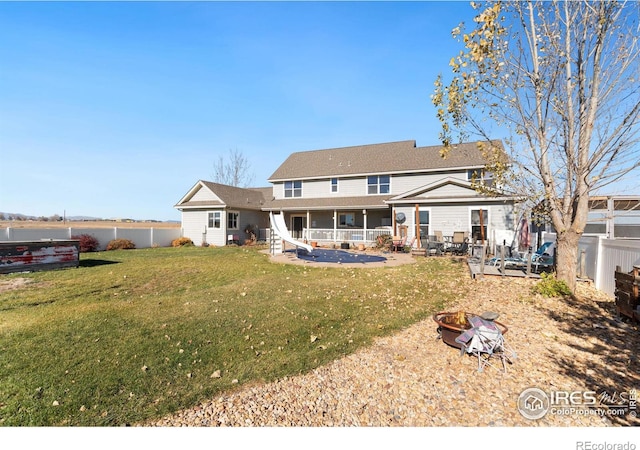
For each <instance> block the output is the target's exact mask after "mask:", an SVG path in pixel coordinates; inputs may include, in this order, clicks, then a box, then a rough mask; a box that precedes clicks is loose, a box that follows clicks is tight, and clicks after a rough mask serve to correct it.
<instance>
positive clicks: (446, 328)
mask: <svg viewBox="0 0 640 450" xmlns="http://www.w3.org/2000/svg"><path fill="white" fill-rule="evenodd" d="M458 314H459V313H458V312H439V313H437V314H434V315H433V320H434V321H435V322H436V323H437V324H438V334H439V337H440V338H442V340H443V341H444V343H445V344H447V345H450V346H452V347H455V348H462V345H461V344H458V343H457V342H456V338H457V337H458V336H460V335H461V334H462V333H464V332H465V330H468V329H470V328H471V325H470V324H469V318H470V317H475V316H477V315H478V314H473V313H468V312H465V313H464V316H465V318H466V323H464V324H458V323H455V322H454V320H453V319H454V318H455V317H457V316H458ZM493 323H495V324H496V325H497V326H498V328H500V331H501V332H502V334H505V333H506V332H507V331H508V328H507V327H506V326H505V325H504V324H502V323H500V322H498V321H496V320H494V321H493Z"/></svg>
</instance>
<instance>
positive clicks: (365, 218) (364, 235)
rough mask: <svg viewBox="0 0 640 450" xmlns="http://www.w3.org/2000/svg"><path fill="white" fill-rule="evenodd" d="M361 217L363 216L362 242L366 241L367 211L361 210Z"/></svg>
mask: <svg viewBox="0 0 640 450" xmlns="http://www.w3.org/2000/svg"><path fill="white" fill-rule="evenodd" d="M362 215H363V216H364V230H362V240H363V241H366V240H367V210H366V209H363V210H362Z"/></svg>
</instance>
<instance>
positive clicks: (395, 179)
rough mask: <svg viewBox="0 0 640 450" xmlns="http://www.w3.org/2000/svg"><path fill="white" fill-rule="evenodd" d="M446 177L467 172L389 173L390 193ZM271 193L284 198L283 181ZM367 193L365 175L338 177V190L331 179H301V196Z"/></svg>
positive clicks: (348, 195) (319, 196)
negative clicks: (332, 187) (333, 189)
mask: <svg viewBox="0 0 640 450" xmlns="http://www.w3.org/2000/svg"><path fill="white" fill-rule="evenodd" d="M446 177H452V178H458V179H460V180H463V181H466V179H467V172H466V171H460V172H439V173H433V174H422V175H410V174H407V175H391V186H390V189H391V192H390V194H391V195H400V194H402V193H404V192H407V191H411V190H413V189H417V188H419V187H422V186H426V185H429V184H432V183H435V182H437V181H440V180H442V179H443V178H446ZM273 195H274V196H275V198H276V199H283V198H284V183H274V189H273ZM362 195H367V177H366V176H362V177H348V178H340V177H338V192H337V193H335V192H331V179H330V178H324V179H318V180H303V181H302V198H322V197H359V196H362Z"/></svg>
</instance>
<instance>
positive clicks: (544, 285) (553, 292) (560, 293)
mask: <svg viewBox="0 0 640 450" xmlns="http://www.w3.org/2000/svg"><path fill="white" fill-rule="evenodd" d="M540 278H541V279H540V281H538V282H537V283H536V284H535V286H533V288H532V291H533V293H534V294H540V295H542V296H544V297H564V296H565V295H571V290H570V289H569V286H567V283H565V282H564V281H562V280H558V279H557V278H556V277H555V275H554V274H551V273H544V272H543V273H541V274H540Z"/></svg>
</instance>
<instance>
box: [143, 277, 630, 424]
mask: <svg viewBox="0 0 640 450" xmlns="http://www.w3.org/2000/svg"><path fill="white" fill-rule="evenodd" d="M461 282H468V283H474V292H475V293H476V295H475V296H474V298H465V299H460V300H459V302H458V304H457V305H453V306H452V307H451V308H449V311H457V310H465V311H471V312H475V313H481V312H483V311H495V312H497V313H499V314H500V317H499V319H498V320H499V321H500V322H502V323H504V324H505V325H507V326H508V327H509V331H508V332H507V333H506V334H505V338H506V340H507V342H508V343H509V344H510V345H511V346H512V347H513V349H514V350H515V351H516V352H517V355H518V358H517V360H515V361H514V364H512V365H509V366H508V369H507V372H506V373H504V372H502V371H501V370H500V369H497V368H492V367H489V368H488V369H486V370H485V371H484V372H482V373H479V372H478V371H477V359H474V357H472V356H470V355H463V356H460V352H459V351H458V350H457V349H455V348H452V347H449V346H448V345H446V344H445V343H443V342H442V341H441V340H437V339H436V337H437V331H436V328H437V325H436V324H435V322H434V321H433V320H432V319H428V320H424V321H422V322H420V323H417V324H415V325H413V326H411V327H409V328H407V329H405V330H403V331H401V332H399V333H397V334H395V335H393V336H389V337H385V338H381V339H378V340H377V341H375V342H374V344H373V345H371V346H370V347H368V348H366V349H362V350H360V351H358V352H356V353H354V354H352V355H349V356H347V357H345V358H342V359H340V360H337V361H334V362H332V363H331V364H328V365H326V366H324V367H320V368H318V369H316V370H313V371H312V372H310V373H308V374H305V375H300V376H294V377H287V378H284V379H281V380H278V381H276V382H273V383H269V384H254V385H250V386H243V387H240V388H239V389H238V390H237V391H235V392H231V393H225V394H222V395H219V396H217V397H215V398H212V399H210V400H208V401H206V402H204V403H202V404H200V405H198V406H196V407H194V408H191V409H188V410H184V411H180V412H178V413H177V414H175V415H172V416H169V417H164V418H162V419H159V420H155V421H153V422H149V423H145V424H141V425H143V426H163V427H165V426H207V427H208V426H213V427H218V426H243V427H247V426H284V427H292V426H296V427H298V426H311V427H316V426H362V427H371V426H375V427H393V426H402V427H414V426H415V427H440V426H545V427H548V426H560V427H566V426H573V427H575V426H588V427H602V426H611V425H638V424H639V422H638V421H637V420H636V419H635V418H634V417H632V415H631V414H628V413H627V414H626V415H625V416H624V417H612V418H611V417H610V418H606V417H600V416H598V415H595V414H584V413H581V414H579V413H572V414H551V413H549V414H547V415H546V416H545V417H543V418H541V419H537V420H530V419H526V418H524V417H523V416H522V415H521V414H520V413H519V412H518V409H517V402H518V397H519V395H520V393H521V392H522V391H523V390H525V389H527V388H530V387H538V388H541V389H543V390H544V391H545V392H550V391H571V392H574V391H585V390H586V391H596V392H598V394H599V395H602V393H603V392H604V393H606V394H608V395H610V396H613V395H616V394H617V395H618V396H619V395H620V393H622V392H629V391H630V390H631V389H634V388H638V387H640V376H639V373H640V372H639V370H638V369H639V367H638V366H639V364H638V360H637V354H638V351H637V350H638V347H639V342H640V339H639V333H638V327H637V326H636V325H632V324H626V323H619V322H617V321H615V320H614V318H615V308H614V302H613V299H611V298H608V297H606V296H604V294H602V293H600V292H599V291H597V290H595V289H593V288H591V287H590V286H589V285H586V284H582V285H580V286H579V291H578V294H579V295H578V297H577V298H575V299H546V298H543V297H540V296H532V295H530V294H528V292H529V289H530V287H531V286H532V285H533V283H534V281H533V280H527V279H516V278H506V279H502V278H500V277H485V278H484V279H482V280H461ZM599 398H600V397H599ZM582 411H584V410H582Z"/></svg>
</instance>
